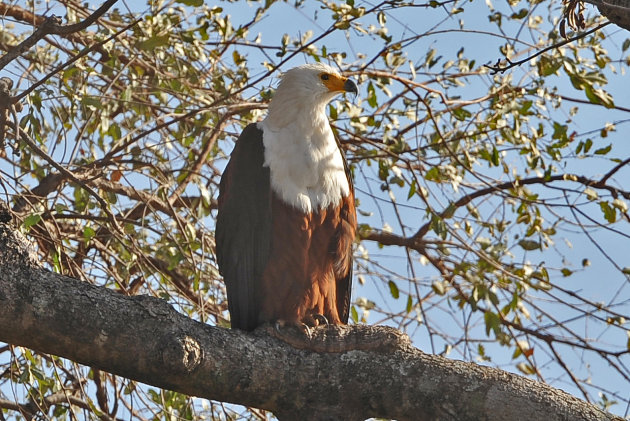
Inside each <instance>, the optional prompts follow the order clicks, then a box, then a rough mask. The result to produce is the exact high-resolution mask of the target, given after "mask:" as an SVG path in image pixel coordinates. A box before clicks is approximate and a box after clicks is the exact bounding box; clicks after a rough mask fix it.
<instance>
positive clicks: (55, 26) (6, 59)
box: [0, 0, 118, 70]
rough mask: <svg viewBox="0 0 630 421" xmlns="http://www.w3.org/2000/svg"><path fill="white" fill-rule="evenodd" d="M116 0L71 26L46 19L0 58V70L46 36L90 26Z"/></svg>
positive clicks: (54, 19) (49, 18)
mask: <svg viewBox="0 0 630 421" xmlns="http://www.w3.org/2000/svg"><path fill="white" fill-rule="evenodd" d="M117 1H118V0H107V1H106V2H105V3H103V5H102V6H101V7H99V8H98V9H97V10H96V11H94V13H92V14H91V15H90V16H88V17H87V18H86V19H85V20H84V21H82V22H79V23H75V24H72V25H60V22H61V20H60V18H58V17H56V16H54V15H53V16H50V17H47V18H46V19H45V20H44V21H43V22H42V24H41V25H40V26H39V27H38V28H37V30H35V32H33V33H32V34H31V36H30V37H28V38H26V39H25V40H24V41H22V42H21V43H19V44H18V45H16V46H15V47H14V48H12V49H11V50H10V51H8V52H7V53H6V54H5V55H4V56H2V57H0V70H1V69H3V68H4V67H5V66H6V65H7V64H9V63H10V62H11V61H13V60H14V59H15V58H16V57H18V56H20V55H22V54H23V53H24V52H25V51H27V50H28V49H29V48H31V47H32V46H34V45H35V44H37V42H38V41H39V40H40V39H42V38H44V37H45V36H46V35H67V34H71V33H73V32H78V31H82V30H84V29H85V28H87V27H88V26H90V25H91V24H93V23H94V22H95V21H96V19H98V18H99V17H101V16H102V15H103V14H104V13H105V12H106V11H107V10H109V8H110V7H112V6H113V5H114V3H116V2H117Z"/></svg>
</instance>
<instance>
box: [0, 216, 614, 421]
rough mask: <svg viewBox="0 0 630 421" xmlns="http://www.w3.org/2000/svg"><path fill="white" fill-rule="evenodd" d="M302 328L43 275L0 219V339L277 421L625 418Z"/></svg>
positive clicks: (545, 390) (482, 373) (357, 331)
mask: <svg viewBox="0 0 630 421" xmlns="http://www.w3.org/2000/svg"><path fill="white" fill-rule="evenodd" d="M270 331H271V332H272V333H273V334H272V335H270V334H269V332H270ZM299 335H300V334H293V333H291V332H290V331H289V330H283V328H280V331H276V330H275V328H273V327H268V328H264V329H258V330H257V331H255V332H253V333H250V334H248V333H244V332H241V331H236V330H229V329H222V328H217V327H211V326H208V325H205V324H202V323H199V322H196V321H194V320H191V319H189V318H187V317H185V316H183V315H182V314H179V313H177V312H176V311H175V310H174V309H173V308H172V307H171V306H170V305H169V304H167V303H166V302H165V301H163V300H160V299H157V298H153V297H148V296H133V297H128V296H123V295H121V294H118V293H116V292H114V291H111V290H108V289H106V288H100V287H97V286H94V285H91V284H88V283H85V282H81V281H78V280H75V279H71V278H68V277H65V276H61V275H58V274H55V273H52V272H49V271H46V270H44V269H41V268H39V267H37V265H36V259H35V258H34V257H33V254H32V253H29V251H28V242H27V241H26V240H25V239H23V238H22V237H20V236H19V235H18V234H16V233H15V232H14V231H13V230H12V228H11V227H10V226H9V225H7V224H5V223H0V341H4V342H7V343H11V344H15V345H21V346H25V347H28V348H32V349H35V350H38V351H40V352H46V353H50V354H54V355H58V356H61V357H65V358H69V359H71V360H73V361H76V362H79V363H82V364H86V365H89V366H92V367H95V368H99V369H101V370H105V371H109V372H111V373H114V374H117V375H120V376H124V377H127V378H130V379H135V380H139V381H141V382H144V383H147V384H151V385H154V386H157V387H161V388H165V389H170V390H174V391H178V392H182V393H185V394H188V395H194V396H199V397H204V398H208V399H214V400H219V401H225V402H232V403H238V404H243V405H248V406H253V407H258V408H263V409H267V410H270V411H273V412H274V413H275V414H276V415H277V416H278V418H279V419H281V420H296V419H300V420H339V419H343V420H363V419H365V418H368V417H383V418H396V419H398V420H438V419H439V420H459V421H466V420H506V419H510V420H513V421H516V420H523V421H531V420H543V419H544V420H549V421H553V420H573V421H576V420H584V421H587V420H588V421H593V420H613V419H620V418H616V417H614V416H612V415H610V414H607V413H604V412H602V411H601V410H599V409H598V408H596V407H594V406H593V405H590V404H588V403H586V402H583V401H581V400H579V399H577V398H575V397H573V396H571V395H568V394H567V393H565V392H562V391H560V390H557V389H554V388H552V387H550V386H548V385H546V384H541V383H537V382H535V381H533V380H530V379H527V378H523V377H521V376H517V375H514V374H510V373H507V372H504V371H501V370H497V369H494V368H488V367H482V366H478V365H475V364H472V363H466V362H461V361H453V360H449V359H446V358H442V357H439V356H435V355H428V354H425V353H423V352H421V351H420V350H418V349H416V348H413V347H412V346H411V345H410V344H409V341H408V338H407V337H406V336H405V335H403V334H401V333H399V332H397V331H395V330H394V329H391V328H386V327H372V326H351V327H341V328H331V329H328V328H325V327H324V328H318V329H317V330H316V331H315V332H314V334H313V338H312V339H310V340H309V339H308V338H306V337H305V336H299ZM278 338H281V339H285V340H286V341H288V342H291V343H292V344H293V346H292V345H289V344H288V343H286V342H285V341H283V340H279V339H278ZM291 338H292V339H291ZM296 346H297V347H298V348H296ZM300 348H304V349H300ZM313 349H316V350H317V351H314V350H313Z"/></svg>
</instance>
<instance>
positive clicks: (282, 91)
mask: <svg viewBox="0 0 630 421" xmlns="http://www.w3.org/2000/svg"><path fill="white" fill-rule="evenodd" d="M342 92H353V93H354V94H356V93H357V92H358V90H357V85H356V84H355V83H354V82H353V81H352V80H350V79H348V78H347V77H345V76H342V75H340V74H339V72H338V71H337V70H335V69H334V68H332V67H330V66H328V65H326V64H323V63H310V64H305V65H302V66H298V67H295V68H293V69H291V70H289V71H287V72H285V73H284V74H283V75H282V76H281V78H280V84H279V85H278V89H277V90H276V93H275V94H274V97H273V99H272V100H271V103H270V104H269V113H268V117H267V118H268V120H271V121H273V123H275V124H277V125H281V126H282V125H284V124H286V123H287V122H290V121H291V120H292V119H293V116H294V115H295V113H300V114H301V115H309V114H311V113H323V112H324V107H325V106H326V104H328V103H329V102H330V101H331V100H332V99H333V98H334V97H335V96H337V95H338V94H340V93H342Z"/></svg>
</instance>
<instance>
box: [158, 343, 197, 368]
mask: <svg viewBox="0 0 630 421" xmlns="http://www.w3.org/2000/svg"><path fill="white" fill-rule="evenodd" d="M165 342H166V344H165V345H164V348H163V349H162V361H163V362H164V365H165V366H166V368H167V369H168V370H172V371H174V372H180V373H184V374H189V373H192V372H193V371H194V370H195V369H196V368H197V367H199V365H200V364H201V361H202V360H203V350H202V348H201V345H200V344H199V342H198V341H197V340H196V339H194V338H191V337H190V336H187V335H186V336H184V337H177V336H169V337H168V338H167V339H166V341H165Z"/></svg>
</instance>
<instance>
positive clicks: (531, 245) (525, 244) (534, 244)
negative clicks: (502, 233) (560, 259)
mask: <svg viewBox="0 0 630 421" xmlns="http://www.w3.org/2000/svg"><path fill="white" fill-rule="evenodd" d="M518 245H519V246H521V247H522V248H523V250H527V251H531V250H539V249H540V243H539V242H538V241H533V240H521V241H519V242H518Z"/></svg>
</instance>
